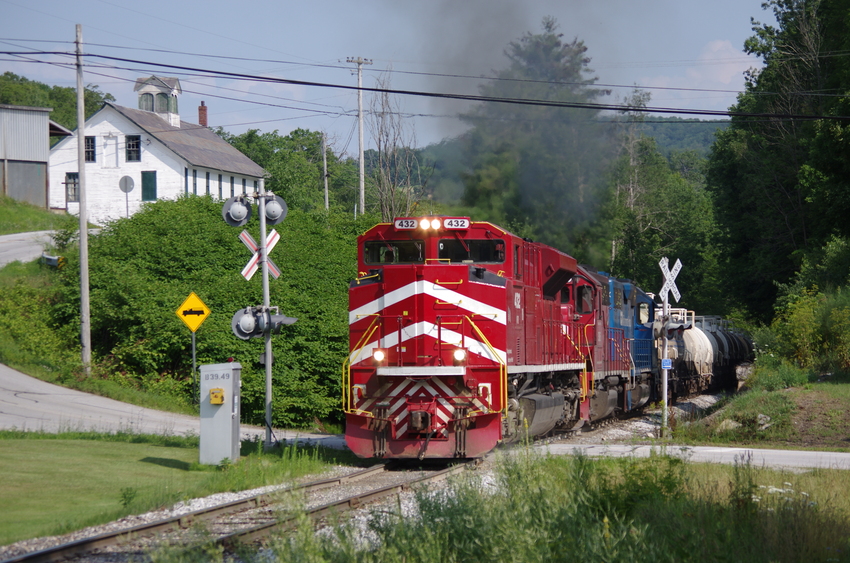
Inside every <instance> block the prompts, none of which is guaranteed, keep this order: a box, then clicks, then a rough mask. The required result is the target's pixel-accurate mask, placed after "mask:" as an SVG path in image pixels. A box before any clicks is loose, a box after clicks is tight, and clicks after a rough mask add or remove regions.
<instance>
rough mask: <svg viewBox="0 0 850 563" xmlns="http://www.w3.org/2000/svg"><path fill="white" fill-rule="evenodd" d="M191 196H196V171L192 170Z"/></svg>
mask: <svg viewBox="0 0 850 563" xmlns="http://www.w3.org/2000/svg"><path fill="white" fill-rule="evenodd" d="M192 194H193V195H198V171H197V170H192Z"/></svg>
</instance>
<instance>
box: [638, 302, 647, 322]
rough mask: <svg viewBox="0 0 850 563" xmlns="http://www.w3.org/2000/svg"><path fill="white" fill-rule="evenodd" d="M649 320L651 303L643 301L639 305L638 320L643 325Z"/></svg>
mask: <svg viewBox="0 0 850 563" xmlns="http://www.w3.org/2000/svg"><path fill="white" fill-rule="evenodd" d="M649 321H650V318H649V303H641V304H640V305H638V322H639V323H640V324H642V325H643V324H646V323H648V322H649Z"/></svg>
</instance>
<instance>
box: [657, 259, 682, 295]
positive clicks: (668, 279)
mask: <svg viewBox="0 0 850 563" xmlns="http://www.w3.org/2000/svg"><path fill="white" fill-rule="evenodd" d="M669 264H670V261H669V260H667V257H666V256H665V257H664V258H662V259H661V260H660V261H659V262H658V265H659V266H661V273H662V274H664V285H663V286H662V287H661V291H659V292H658V294H659V295H660V296H661V299H662V301H667V292H668V291H671V292H673V297H674V298H675V299H676V303H678V302H679V299H681V298H682V295H681V294H680V293H679V288H678V287H676V276H678V275H679V271H680V270H681V269H682V261H681V260H679V259H678V258H676V263H675V264H674V265H673V269H672V270H668V267H669Z"/></svg>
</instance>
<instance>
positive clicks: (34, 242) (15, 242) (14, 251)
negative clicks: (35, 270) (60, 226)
mask: <svg viewBox="0 0 850 563" xmlns="http://www.w3.org/2000/svg"><path fill="white" fill-rule="evenodd" d="M52 232H53V231H33V232H30V233H17V234H14V235H2V236H0V267H2V266H4V265H6V264H8V263H9V262H14V261H16V260H17V261H20V262H30V261H32V260H35V259H36V258H38V257H39V256H41V253H42V252H43V251H44V247H45V246H46V245H48V244H50V243H51V242H52V239H51V238H50V235H51V233H52Z"/></svg>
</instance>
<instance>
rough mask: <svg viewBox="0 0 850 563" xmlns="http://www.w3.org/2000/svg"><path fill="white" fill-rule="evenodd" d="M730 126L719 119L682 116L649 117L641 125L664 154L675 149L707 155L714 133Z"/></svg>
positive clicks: (641, 129)
mask: <svg viewBox="0 0 850 563" xmlns="http://www.w3.org/2000/svg"><path fill="white" fill-rule="evenodd" d="M726 127H728V122H726V121H719V120H701V119H682V118H681V117H648V118H647V119H646V121H644V122H643V123H642V124H641V126H640V132H641V133H642V134H643V135H645V136H647V137H652V138H653V139H655V143H656V145H657V146H658V149H659V150H660V151H661V152H662V154H664V155H668V156H669V154H670V153H671V152H673V151H679V152H681V151H696V152H697V154H699V155H700V156H707V155H708V150H709V148H711V143H713V142H714V135H715V133H716V132H717V131H718V130H723V129H726Z"/></svg>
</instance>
